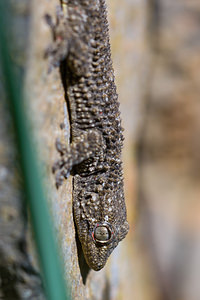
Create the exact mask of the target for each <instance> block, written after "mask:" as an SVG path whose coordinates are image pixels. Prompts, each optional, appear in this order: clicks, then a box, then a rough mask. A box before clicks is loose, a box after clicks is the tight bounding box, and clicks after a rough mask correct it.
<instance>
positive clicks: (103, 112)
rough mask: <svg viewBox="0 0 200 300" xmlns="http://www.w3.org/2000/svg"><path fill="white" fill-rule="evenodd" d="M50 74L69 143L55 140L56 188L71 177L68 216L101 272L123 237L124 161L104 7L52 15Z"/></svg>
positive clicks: (80, 3)
mask: <svg viewBox="0 0 200 300" xmlns="http://www.w3.org/2000/svg"><path fill="white" fill-rule="evenodd" d="M46 18H47V21H48V23H49V24H50V26H51V27H52V33H53V39H54V42H53V44H52V45H51V47H49V49H48V56H49V59H50V68H51V67H56V66H60V68H61V72H62V74H64V75H62V79H63V85H64V87H65V94H66V101H67V104H68V109H69V119H70V124H71V141H70V145H69V146H66V145H63V144H61V143H60V142H59V141H57V149H58V151H59V152H60V159H59V160H58V161H57V162H56V163H55V165H54V166H53V171H54V172H55V173H56V185H57V187H59V186H60V185H61V184H62V182H63V180H64V178H67V177H68V175H69V173H70V172H71V174H73V176H74V177H73V213H74V219H75V223H76V227H77V231H78V237H79V240H80V242H81V245H82V249H83V252H84V256H85V259H86V262H87V264H88V265H89V267H90V268H92V269H94V270H96V271H97V270H100V269H101V268H103V267H104V265H105V263H106V261H107V259H108V257H109V255H110V254H111V252H112V251H113V249H114V248H115V247H116V246H117V245H118V243H119V242H120V241H121V240H122V239H123V238H124V237H125V236H126V234H127V232H128V228H129V226H128V222H127V219H126V206H125V200H124V186H123V174H122V162H121V149H122V145H123V134H122V127H121V118H120V112H119V102H118V96H117V92H116V86H115V83H114V73H113V67H112V60H111V52H110V42H109V34H108V22H107V14H106V5H105V1H104V0H96V1H94V0H76V1H75V0H73V1H72V0H69V1H67V5H66V13H65V14H64V13H63V12H62V11H60V12H58V13H57V22H56V24H55V25H54V24H53V22H52V21H51V18H50V17H49V16H47V17H46Z"/></svg>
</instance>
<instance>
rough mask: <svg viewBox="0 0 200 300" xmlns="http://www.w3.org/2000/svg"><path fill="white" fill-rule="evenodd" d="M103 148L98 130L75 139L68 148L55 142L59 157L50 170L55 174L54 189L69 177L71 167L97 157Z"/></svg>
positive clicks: (89, 131)
mask: <svg viewBox="0 0 200 300" xmlns="http://www.w3.org/2000/svg"><path fill="white" fill-rule="evenodd" d="M104 147H105V144H104V142H103V137H102V134H101V133H100V132H99V131H98V130H92V129H91V130H88V131H87V132H85V133H83V134H82V135H80V136H79V137H77V138H75V139H74V141H73V142H72V144H70V145H69V146H65V145H63V144H62V143H61V142H60V141H59V140H57V141H56V148H57V150H58V152H59V153H60V155H61V157H60V159H59V160H57V161H56V162H55V164H54V165H53V168H52V171H53V173H56V187H57V188H58V187H59V186H60V185H62V183H63V180H64V178H67V177H68V176H69V174H70V171H71V169H72V168H73V166H75V165H78V164H80V163H82V162H83V161H84V160H87V159H89V158H91V157H93V156H94V155H97V153H98V152H99V153H102V148H104ZM99 159H100V158H99Z"/></svg>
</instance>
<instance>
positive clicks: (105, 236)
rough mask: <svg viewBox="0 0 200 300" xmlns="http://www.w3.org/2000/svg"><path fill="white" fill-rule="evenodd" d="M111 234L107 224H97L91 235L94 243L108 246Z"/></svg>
mask: <svg viewBox="0 0 200 300" xmlns="http://www.w3.org/2000/svg"><path fill="white" fill-rule="evenodd" d="M112 235H113V232H112V230H111V226H109V224H107V223H103V224H97V225H96V227H95V228H94V231H93V233H92V237H93V239H94V241H95V242H96V243H98V244H102V245H105V244H108V243H110V241H111V238H112Z"/></svg>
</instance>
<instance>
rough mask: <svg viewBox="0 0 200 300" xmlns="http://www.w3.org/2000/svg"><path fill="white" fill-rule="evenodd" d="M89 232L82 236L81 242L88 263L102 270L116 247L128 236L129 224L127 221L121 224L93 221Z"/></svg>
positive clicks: (94, 268)
mask: <svg viewBox="0 0 200 300" xmlns="http://www.w3.org/2000/svg"><path fill="white" fill-rule="evenodd" d="M90 225H91V226H89V227H90V229H89V231H88V232H89V234H87V235H85V236H84V237H83V236H82V238H81V240H82V241H81V243H82V247H83V252H84V256H85V259H86V261H87V264H88V265H89V267H90V268H92V269H93V270H95V271H99V270H101V269H102V268H103V267H104V266H105V264H106V262H107V259H108V257H109V256H110V254H111V253H112V251H113V250H114V248H115V247H116V246H117V245H118V243H119V242H120V241H121V240H122V239H123V238H124V237H125V236H126V234H127V232H128V229H129V225H128V223H127V221H125V222H124V224H122V225H121V226H118V227H116V226H114V225H112V224H110V223H108V222H98V223H96V224H94V223H92V224H90Z"/></svg>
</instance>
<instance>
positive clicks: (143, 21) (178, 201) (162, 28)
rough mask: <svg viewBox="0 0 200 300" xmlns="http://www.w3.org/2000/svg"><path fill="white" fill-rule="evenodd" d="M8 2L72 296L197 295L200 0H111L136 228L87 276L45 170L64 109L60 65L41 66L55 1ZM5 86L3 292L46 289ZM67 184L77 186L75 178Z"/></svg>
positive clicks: (31, 294)
mask: <svg viewBox="0 0 200 300" xmlns="http://www.w3.org/2000/svg"><path fill="white" fill-rule="evenodd" d="M11 3H12V24H13V26H12V27H13V28H14V29H13V30H12V35H11V36H12V38H13V40H14V41H15V46H14V48H13V53H15V54H13V60H14V62H15V63H16V64H17V65H18V66H19V67H20V68H21V69H22V70H23V72H24V71H25V75H24V76H25V77H24V78H25V91H26V94H28V98H27V102H26V107H27V111H28V115H29V118H30V121H31V122H32V123H31V124H32V127H33V129H32V130H33V136H34V140H35V141H36V147H37V151H38V155H39V157H40V159H41V161H42V165H43V166H44V169H45V171H46V172H47V176H46V179H45V184H46V185H48V193H47V194H48V195H47V198H48V200H49V201H50V203H51V206H52V207H53V209H52V210H53V215H54V218H55V223H56V227H57V229H58V231H59V234H60V236H61V244H62V248H63V253H65V254H63V256H64V262H65V265H67V266H68V268H69V271H66V277H67V279H68V281H69V282H70V285H71V286H72V292H71V293H72V298H73V299H95V300H96V299H105V300H115V299H117V300H118V299H119V300H121V299H122V300H125V299H126V300H129V299H130V300H132V299H134V300H199V299H200V283H199V279H200V138H199V136H200V2H199V0H176V1H173V0H124V1H121V0H107V5H108V17H109V23H110V41H111V49H112V58H113V65H114V70H115V77H116V84H117V90H118V94H119V100H120V103H121V113H122V124H123V127H124V128H125V131H124V135H125V144H124V150H123V161H124V176H125V194H126V203H127V211H128V221H129V224H130V232H129V234H128V236H127V237H126V239H125V240H124V241H123V242H122V243H121V244H120V246H119V247H118V248H117V249H116V250H115V251H114V252H113V254H112V255H111V258H110V259H109V262H108V265H107V266H106V268H104V269H103V270H102V271H100V272H98V273H96V272H94V271H91V272H90V273H89V275H88V278H87V282H86V283H83V280H82V275H81V274H80V271H79V265H78V260H77V257H76V255H77V253H76V251H77V250H76V243H75V241H74V229H71V228H72V227H73V219H72V214H71V211H70V210H69V207H71V202H70V201H71V199H70V198H69V199H68V197H69V196H68V195H66V191H64V190H61V191H59V195H57V192H56V190H55V188H54V178H53V176H52V175H51V171H50V170H51V165H52V163H53V161H55V158H56V151H55V149H54V141H55V138H56V137H57V136H58V135H60V131H59V130H60V129H59V124H60V123H61V122H62V120H63V115H65V114H66V112H65V108H63V105H64V104H63V103H64V99H63V91H62V85H61V83H60V78H59V73H58V71H55V72H54V73H53V74H50V75H48V74H47V71H46V70H47V61H45V60H44V55H43V53H44V51H45V49H46V47H47V45H48V44H49V41H50V40H51V37H50V32H49V28H48V26H47V25H46V24H45V22H44V18H43V16H44V14H45V13H46V12H48V13H51V14H52V15H54V14H55V6H56V5H57V4H58V1H56V0H52V1H48V3H47V1H45V0H42V1H40V5H38V3H37V1H36V0H33V1H32V2H29V1H25V0H19V1H11ZM56 72H57V73H56ZM27 91H28V92H27ZM0 97H1V102H0V116H1V117H0V139H1V146H0V198H1V202H0V219H1V220H0V222H1V223H0V228H1V229H0V234H1V236H0V237H1V242H0V254H1V258H0V273H1V274H2V275H1V276H2V277H1V288H0V298H1V299H10V300H12V299H13V300H14V299H43V296H42V291H41V283H40V276H39V269H38V266H37V263H36V262H35V258H34V254H33V252H34V251H33V250H32V248H33V246H32V243H31V242H30V240H32V237H31V234H30V232H29V233H28V234H27V233H26V230H25V229H24V228H25V227H27V225H26V224H27V222H26V221H25V219H26V218H24V212H23V209H22V204H21V203H22V202H21V200H22V199H23V196H22V194H21V187H20V186H21V183H20V180H19V177H20V176H19V170H18V166H17V163H16V162H17V159H18V158H17V154H16V150H15V146H14V145H15V142H14V138H13V129H12V125H11V121H10V116H9V111H8V108H7V107H6V104H5V103H6V96H5V94H4V90H3V87H2V85H1V86H0ZM55 99H56V101H57V102H56V104H55ZM38 112H39V113H38ZM65 118H66V116H65ZM66 131H67V129H66ZM63 135H64V136H66V133H64V134H63ZM67 184H69V185H70V182H69V183H67ZM67 192H68V193H71V190H70V186H68V189H67ZM62 199H67V200H66V201H63V200H62ZM55 202H56V203H55ZM66 220H67V221H66ZM70 222H71V223H70ZM69 223H70V228H69ZM63 224H64V225H63ZM28 227H29V226H28ZM66 249H69V250H66ZM66 253H67V254H66ZM70 255H71V256H70ZM27 257H28V258H27ZM27 261H28V263H27V264H25V265H26V266H27V265H28V267H27V268H26V267H25V266H24V263H25V262H27ZM22 262H23V263H22ZM16 266H17V267H16ZM30 266H31V268H33V269H32V271H30ZM27 270H29V271H27ZM19 278H20V279H19ZM11 287H13V288H12V289H11ZM9 288H10V290H9ZM97 291H98V293H97ZM5 295H6V296H5ZM40 297H41V298H40Z"/></svg>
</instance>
